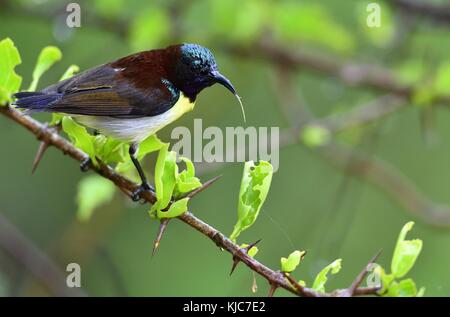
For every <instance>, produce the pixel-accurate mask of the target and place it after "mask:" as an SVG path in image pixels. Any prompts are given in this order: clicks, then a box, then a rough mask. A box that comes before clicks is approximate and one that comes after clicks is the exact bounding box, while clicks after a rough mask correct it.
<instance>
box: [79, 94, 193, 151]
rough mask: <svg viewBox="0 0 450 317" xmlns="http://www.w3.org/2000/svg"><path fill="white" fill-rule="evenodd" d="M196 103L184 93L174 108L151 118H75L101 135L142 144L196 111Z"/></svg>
mask: <svg viewBox="0 0 450 317" xmlns="http://www.w3.org/2000/svg"><path fill="white" fill-rule="evenodd" d="M194 106H195V102H191V101H190V99H189V98H188V97H186V96H185V95H184V94H183V93H182V92H180V97H179V98H178V100H177V102H176V103H175V105H173V107H171V108H170V109H169V110H167V111H166V112H164V113H161V114H159V115H156V116H151V117H140V118H114V117H106V116H81V115H78V116H74V117H75V119H76V120H77V121H78V122H80V123H81V124H83V125H85V126H88V127H90V128H93V129H96V130H98V131H99V132H100V133H101V134H104V135H106V136H110V137H112V138H115V139H118V140H121V141H124V142H130V143H140V142H142V141H143V140H145V139H146V138H147V137H148V136H150V135H152V134H154V133H156V132H158V131H159V130H161V129H162V128H164V127H165V126H166V125H168V124H170V123H172V122H174V121H175V120H177V119H178V118H180V117H181V116H182V115H183V114H185V113H186V112H189V111H192V110H193V109H194Z"/></svg>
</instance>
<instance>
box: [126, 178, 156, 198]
mask: <svg viewBox="0 0 450 317" xmlns="http://www.w3.org/2000/svg"><path fill="white" fill-rule="evenodd" d="M146 191H151V192H154V191H155V190H154V189H153V187H152V186H150V185H149V184H148V183H146V182H144V183H142V184H141V186H139V188H138V189H136V190H135V191H134V192H132V193H131V199H132V200H133V201H139V200H140V199H141V198H142V197H141V195H142V193H144V192H146Z"/></svg>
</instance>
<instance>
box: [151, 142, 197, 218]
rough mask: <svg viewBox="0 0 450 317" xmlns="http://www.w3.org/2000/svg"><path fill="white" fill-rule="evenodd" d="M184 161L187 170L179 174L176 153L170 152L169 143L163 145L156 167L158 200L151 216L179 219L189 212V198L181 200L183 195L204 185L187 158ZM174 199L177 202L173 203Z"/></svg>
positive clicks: (152, 208)
mask: <svg viewBox="0 0 450 317" xmlns="http://www.w3.org/2000/svg"><path fill="white" fill-rule="evenodd" d="M182 160H183V161H184V162H185V164H186V170H184V171H182V172H181V173H179V172H178V165H177V162H176V153H175V152H173V151H169V144H168V143H163V144H162V146H161V148H160V150H159V154H158V159H157V161H156V167H155V191H156V199H157V200H156V203H155V204H153V206H152V207H151V208H150V212H149V213H150V216H152V217H156V218H158V219H161V218H173V217H178V216H179V215H181V214H182V213H184V212H186V211H187V203H188V201H189V198H187V197H185V198H181V197H182V196H183V194H186V193H188V192H190V191H191V190H194V189H196V188H198V187H200V186H201V185H202V184H201V183H200V181H199V180H198V178H196V177H195V170H194V165H193V164H192V162H191V161H190V160H189V159H187V158H182ZM180 198H181V199H180ZM173 199H174V200H175V201H173V202H172V200H173ZM169 205H170V206H169ZM167 208H168V209H167Z"/></svg>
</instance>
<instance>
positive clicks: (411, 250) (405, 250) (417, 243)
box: [391, 221, 422, 278]
mask: <svg viewBox="0 0 450 317" xmlns="http://www.w3.org/2000/svg"><path fill="white" fill-rule="evenodd" d="M413 226H414V222H412V221H411V222H408V223H407V224H406V225H405V226H404V227H403V229H402V230H401V232H400V235H399V237H398V240H397V245H396V247H395V250H394V255H393V257H392V263H391V271H392V274H394V276H395V277H396V278H401V277H403V276H405V275H406V273H408V272H409V270H410V269H411V268H412V267H413V265H414V262H415V261H416V259H417V257H418V256H419V254H420V251H421V250H422V240H420V239H414V240H405V237H406V234H407V233H408V231H410V230H411V229H412V227H413Z"/></svg>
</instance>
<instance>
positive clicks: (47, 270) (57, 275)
mask: <svg viewBox="0 0 450 317" xmlns="http://www.w3.org/2000/svg"><path fill="white" fill-rule="evenodd" d="M0 248H2V249H4V250H5V251H6V252H8V253H9V254H10V255H11V256H12V258H13V259H15V260H16V261H17V262H19V263H21V264H22V265H23V266H24V267H25V268H26V269H27V270H28V271H29V272H30V273H31V274H32V275H33V276H34V277H36V279H37V280H39V282H40V283H41V284H42V285H44V286H45V287H46V288H47V289H48V290H49V292H50V293H51V294H53V295H55V296H86V294H85V293H84V292H83V291H82V290H80V289H77V288H69V287H67V285H66V276H65V274H64V273H63V271H62V270H61V269H60V268H59V267H58V266H57V265H56V264H55V263H54V262H53V261H52V260H51V259H50V258H49V257H48V256H47V255H46V254H45V253H44V252H43V251H42V250H40V249H39V248H38V247H37V246H35V245H34V244H33V243H32V242H31V241H30V240H29V239H28V238H27V237H25V236H24V235H23V234H22V233H21V232H20V231H19V230H18V229H17V228H16V227H15V226H14V225H13V224H12V223H10V222H9V221H8V219H6V218H5V217H4V216H3V215H2V214H1V213H0Z"/></svg>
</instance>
